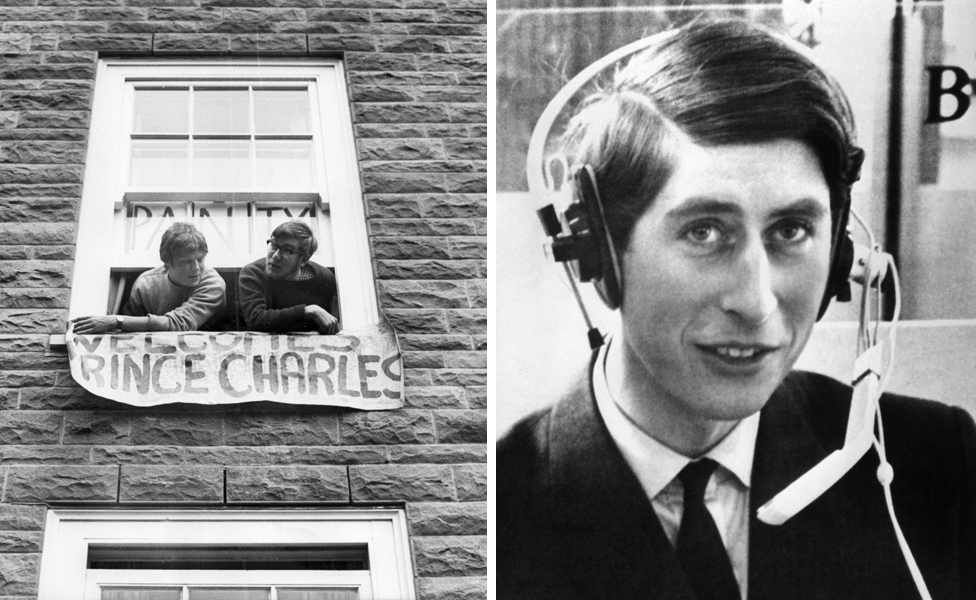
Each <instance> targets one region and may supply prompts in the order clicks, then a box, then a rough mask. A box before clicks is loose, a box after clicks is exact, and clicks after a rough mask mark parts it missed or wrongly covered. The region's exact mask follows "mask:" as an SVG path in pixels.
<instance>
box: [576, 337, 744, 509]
mask: <svg viewBox="0 0 976 600" xmlns="http://www.w3.org/2000/svg"><path fill="white" fill-rule="evenodd" d="M611 341H612V336H608V338H607V343H605V344H604V345H603V346H602V347H601V348H600V352H599V354H598V355H597V359H596V364H595V365H594V368H593V390H594V394H595V396H596V403H597V407H598V409H599V411H600V415H601V416H602V417H603V421H604V423H606V425H607V429H608V430H609V431H610V436H611V437H612V438H613V440H614V442H615V443H616V444H617V447H618V448H620V451H621V452H622V453H623V455H624V458H625V459H626V460H627V463H628V464H629V465H630V467H631V469H633V471H634V473H635V474H636V475H637V478H638V479H639V480H640V483H641V486H643V488H644V491H645V492H646V493H647V497H648V498H654V497H656V496H657V495H658V494H659V493H660V492H661V490H663V489H664V488H665V486H667V485H668V484H669V483H670V482H671V481H672V480H673V479H674V478H675V477H677V475H678V473H680V472H681V469H683V468H684V467H685V465H687V464H688V463H689V462H691V461H692V459H691V458H688V457H686V456H684V455H682V454H679V453H677V452H675V451H674V450H672V449H670V448H668V447H667V446H665V445H664V444H662V443H661V442H659V441H657V440H655V439H654V438H652V437H651V436H649V435H647V433H645V432H644V431H643V430H642V429H641V428H639V427H637V425H635V424H634V423H633V421H631V420H630V419H629V418H627V416H626V415H624V414H623V412H621V410H620V407H619V406H617V403H616V402H615V401H614V399H613V396H612V395H611V394H610V387H609V385H608V384H607V375H606V369H605V363H606V358H607V348H608V347H609V345H610V343H611ZM758 432H759V412H758V411H757V412H756V413H754V414H752V415H750V416H748V417H746V418H745V419H743V420H741V421H739V423H738V425H736V426H735V428H733V429H732V431H730V432H729V434H728V435H726V436H725V438H723V439H722V441H721V442H719V443H718V444H717V445H716V446H715V447H713V448H712V449H711V450H709V451H708V452H707V453H705V456H706V457H708V458H711V459H713V460H715V461H716V462H717V463H718V464H720V465H721V466H722V467H724V468H725V469H727V470H728V471H729V472H730V473H731V474H733V475H734V476H735V477H736V478H737V479H738V480H739V483H740V484H741V485H742V486H744V487H745V488H749V487H750V486H751V485H752V459H753V456H754V455H755V451H756V436H757V434H758Z"/></svg>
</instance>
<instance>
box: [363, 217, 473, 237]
mask: <svg viewBox="0 0 976 600" xmlns="http://www.w3.org/2000/svg"><path fill="white" fill-rule="evenodd" d="M368 225H369V232H370V234H371V235H378V236H413V237H419V236H440V235H452V236H468V235H474V234H475V229H476V227H475V225H474V223H473V222H472V221H470V220H468V219H432V218H424V219H370V220H369V222H368Z"/></svg>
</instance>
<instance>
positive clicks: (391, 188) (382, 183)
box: [363, 173, 448, 194]
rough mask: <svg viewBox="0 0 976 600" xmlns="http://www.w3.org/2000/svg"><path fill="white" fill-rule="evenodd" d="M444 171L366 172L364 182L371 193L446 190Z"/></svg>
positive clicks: (411, 192)
mask: <svg viewBox="0 0 976 600" xmlns="http://www.w3.org/2000/svg"><path fill="white" fill-rule="evenodd" d="M445 177H446V175H445V174H443V173H364V174H363V182H364V184H365V189H366V192H367V193H370V194H416V193H428V192H446V191H448V189H447V186H446V184H445V182H444V178H445Z"/></svg>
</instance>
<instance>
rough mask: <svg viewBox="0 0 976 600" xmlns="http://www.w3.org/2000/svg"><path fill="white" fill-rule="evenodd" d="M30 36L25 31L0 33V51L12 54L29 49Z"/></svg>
mask: <svg viewBox="0 0 976 600" xmlns="http://www.w3.org/2000/svg"><path fill="white" fill-rule="evenodd" d="M30 45H31V36H30V35H28V34H26V33H13V34H11V33H6V34H0V53H2V54H14V53H18V52H27V51H29V50H30Z"/></svg>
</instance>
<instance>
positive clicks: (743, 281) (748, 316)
mask: <svg viewBox="0 0 976 600" xmlns="http://www.w3.org/2000/svg"><path fill="white" fill-rule="evenodd" d="M729 278H730V281H729V285H728V287H727V289H726V290H725V292H724V293H723V295H722V298H721V308H722V310H724V311H726V312H730V313H735V314H736V315H738V316H739V317H740V318H742V319H743V320H744V321H747V322H748V323H751V324H754V325H758V324H760V323H763V322H765V321H766V320H767V319H768V318H769V317H770V316H772V314H773V312H774V311H775V310H776V308H777V307H778V306H779V300H777V298H776V293H775V290H774V287H773V286H774V282H773V268H772V264H771V263H770V260H769V253H768V251H767V249H766V247H765V245H764V244H763V242H762V240H761V239H755V240H751V241H749V242H748V243H746V245H745V246H744V247H743V248H742V249H741V251H740V252H739V253H738V255H737V256H736V258H735V262H734V264H733V265H732V266H731V268H730V270H729Z"/></svg>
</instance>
